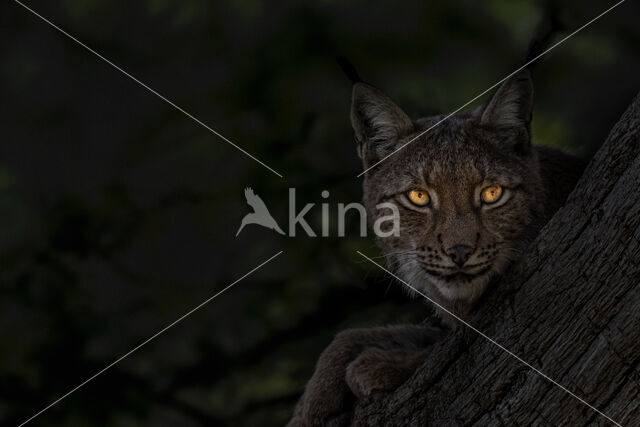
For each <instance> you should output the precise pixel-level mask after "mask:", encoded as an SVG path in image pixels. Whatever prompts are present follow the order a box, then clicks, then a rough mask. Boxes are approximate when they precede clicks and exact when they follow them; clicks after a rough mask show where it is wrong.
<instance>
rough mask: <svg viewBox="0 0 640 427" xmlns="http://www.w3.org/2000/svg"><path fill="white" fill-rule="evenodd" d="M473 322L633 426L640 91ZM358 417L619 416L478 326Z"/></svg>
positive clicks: (381, 420)
mask: <svg viewBox="0 0 640 427" xmlns="http://www.w3.org/2000/svg"><path fill="white" fill-rule="evenodd" d="M468 322H469V323H470V324H471V325H473V326H474V327H475V328H477V329H478V330H480V331H482V332H484V333H485V334H486V335H488V336H489V337H491V338H492V339H493V340H495V341H496V342H497V343H499V344H501V345H502V346H504V347H505V348H507V349H509V350H510V351H511V352H513V353H514V354H515V355H517V356H519V357H521V358H522V359H523V360H525V361H526V362H528V363H530V364H531V365H533V366H534V367H536V368H537V369H539V370H540V371H541V372H543V373H544V374H546V375H547V376H548V377H549V378H552V379H553V380H555V381H556V382H557V383H559V384H561V385H562V386H564V387H566V389H568V390H570V391H571V392H573V393H575V395H577V396H579V397H580V398H582V399H584V401H586V402H588V403H589V404H590V405H593V406H594V407H595V408H598V409H599V410H600V411H602V412H603V413H604V414H606V415H607V416H608V417H610V418H612V419H613V420H615V421H616V422H618V423H620V424H622V425H625V426H626V425H640V367H639V364H640V95H638V96H637V97H636V98H635V100H634V101H633V103H632V104H631V106H630V107H629V108H628V109H627V111H626V112H625V113H624V115H623V116H622V118H621V119H620V121H619V122H618V123H617V125H616V126H615V127H614V129H613V130H612V131H611V133H610V134H609V136H608V138H607V140H606V141H605V143H604V144H603V145H602V147H601V148H600V150H599V151H598V152H597V153H596V155H595V156H594V158H593V159H592V160H591V162H590V164H589V166H588V167H587V169H586V170H585V173H584V175H583V176H582V178H581V179H580V181H579V182H578V184H577V186H576V188H575V190H574V191H573V193H572V194H571V196H570V197H569V199H568V200H567V203H566V204H565V206H564V207H563V208H561V209H560V210H559V211H558V212H557V213H556V214H555V215H554V216H553V218H552V219H551V221H550V222H549V223H548V224H547V225H546V226H545V227H544V229H543V230H542V232H541V233H540V235H539V236H538V238H537V239H536V240H535V242H534V243H533V244H532V245H531V246H530V247H529V249H528V250H527V251H526V252H525V254H524V256H523V258H522V260H521V261H520V262H519V263H518V264H517V265H515V266H514V267H513V268H512V269H510V271H509V272H508V273H507V274H506V275H505V276H504V277H503V278H502V279H501V280H500V281H499V282H498V283H494V284H493V287H492V291H490V292H489V294H488V295H487V297H486V298H485V300H484V301H483V302H482V303H481V305H480V308H479V309H478V310H477V311H476V312H475V313H474V314H473V315H472V316H471V317H470V318H469V319H468ZM353 423H354V425H367V426H378V425H380V426H381V425H394V426H395V425H411V426H414V425H417V426H422V425H447V426H449V425H465V426H466V425H478V426H487V425H509V426H510V425H594V424H595V425H607V424H612V423H611V421H609V420H607V418H606V417H604V416H602V415H600V414H598V412H596V411H594V410H593V409H591V408H590V407H589V406H587V405H586V404H584V403H582V402H580V400H578V399H577V398H576V397H573V396H572V395H570V394H569V393H567V392H566V391H563V390H562V389H561V388H560V387H558V386H557V385H554V384H553V383H551V382H550V381H548V380H547V379H545V378H544V377H543V376H541V375H540V374H538V373H536V372H535V371H534V370H532V369H531V368H529V367H527V366H526V365H524V364H523V363H521V362H520V361H518V360H516V359H515V358H514V357H512V356H510V355H509V354H507V353H506V352H504V351H503V350H501V349H499V348H498V347H497V346H496V345H495V344H493V343H491V342H490V341H488V340H487V339H485V338H483V337H481V336H480V335H478V334H477V333H475V332H473V331H472V330H471V329H469V328H468V327H466V326H462V325H461V326H460V328H459V329H458V330H457V331H456V332H455V333H453V334H452V335H451V336H449V337H447V339H445V340H443V341H442V342H440V343H438V344H437V345H436V348H435V349H434V351H433V352H431V354H430V357H429V358H428V360H427V361H426V362H425V363H424V364H423V365H422V366H421V367H420V368H419V369H418V370H417V371H416V373H415V374H414V375H413V377H412V378H410V379H409V380H408V381H407V382H406V383H405V384H404V385H402V386H401V387H400V388H399V389H397V390H395V391H394V392H391V393H377V394H374V395H372V396H370V397H368V398H366V399H363V400H360V401H359V402H358V404H357V406H356V409H355V412H354V416H353Z"/></svg>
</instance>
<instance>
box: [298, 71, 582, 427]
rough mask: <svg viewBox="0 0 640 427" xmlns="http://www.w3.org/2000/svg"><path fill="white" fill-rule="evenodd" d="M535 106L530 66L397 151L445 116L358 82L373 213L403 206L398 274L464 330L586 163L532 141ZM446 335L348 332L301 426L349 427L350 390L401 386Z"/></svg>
mask: <svg viewBox="0 0 640 427" xmlns="http://www.w3.org/2000/svg"><path fill="white" fill-rule="evenodd" d="M532 107H533V85H532V82H531V77H530V73H529V71H527V70H524V71H521V72H519V73H518V74H516V75H514V76H513V77H512V78H510V79H508V80H507V81H505V82H504V83H503V84H502V86H501V87H500V88H499V89H498V91H497V92H496V93H495V94H494V95H493V97H492V98H491V99H490V100H489V101H488V103H486V104H485V105H483V106H481V107H479V108H477V109H475V110H474V111H472V112H469V113H463V114H456V115H454V116H452V117H450V118H448V119H447V120H445V121H443V122H442V123H440V124H438V125H437V126H435V127H433V129H431V130H429V131H428V132H426V133H425V134H424V135H422V136H420V137H419V138H418V139H416V140H414V141H413V142H411V143H410V144H408V145H406V146H405V147H404V148H402V149H400V150H399V151H397V152H396V150H397V149H398V148H399V147H402V146H403V145H404V144H406V143H407V142H408V141H410V140H412V139H413V138H415V137H416V135H419V134H420V133H421V132H423V131H424V130H426V129H429V128H431V127H432V126H434V124H436V123H437V122H438V121H440V120H441V119H442V118H443V117H444V116H435V117H427V118H422V119H418V120H415V121H412V120H411V119H410V118H409V117H408V116H407V115H406V114H405V113H404V112H403V111H402V110H401V109H400V108H399V107H398V106H397V105H396V104H395V103H394V102H393V101H392V100H391V99H390V98H389V97H387V96H386V95H384V94H383V93H382V92H381V91H379V90H378V89H376V88H374V87H372V86H370V85H368V84H366V83H363V82H357V83H355V85H354V87H353V97H352V107H351V123H352V126H353V130H354V133H355V140H356V145H357V150H358V154H359V156H360V158H361V159H362V163H363V166H364V169H365V170H366V174H365V179H364V185H363V187H364V204H365V207H366V208H367V211H368V215H369V220H370V221H375V220H376V219H377V217H378V215H384V214H385V212H384V211H382V212H380V211H379V210H376V209H372V208H373V207H374V206H375V205H377V204H379V203H381V202H391V203H395V204H396V205H397V207H398V209H399V212H400V216H401V217H400V227H401V229H400V233H399V235H398V236H389V237H386V238H378V240H377V243H378V245H379V246H380V248H381V250H382V252H383V254H384V255H385V258H386V261H387V264H388V266H389V267H390V268H391V269H393V270H394V272H395V274H397V275H398V276H399V277H401V278H402V279H403V280H405V281H407V282H408V283H410V284H411V285H412V286H414V287H415V288H416V289H418V290H419V291H420V292H421V293H424V294H425V295H426V296H428V297H429V298H430V299H432V300H433V301H435V302H437V303H438V304H439V305H441V306H442V307H443V308H445V309H446V310H438V312H437V314H438V315H439V316H440V318H441V319H442V324H443V325H444V326H445V327H447V326H448V327H450V328H455V327H456V326H457V324H458V323H459V322H457V320H456V319H455V317H461V318H464V317H465V316H467V315H468V314H469V312H470V311H471V310H472V309H473V307H474V306H475V305H476V303H477V302H478V300H479V298H480V297H481V296H482V294H483V293H484V292H485V290H486V289H487V287H488V286H489V285H490V284H491V283H495V280H493V279H495V278H496V277H497V276H500V275H501V274H502V273H503V272H504V271H505V269H506V268H507V267H508V266H509V265H510V264H511V263H512V262H513V261H514V260H516V259H517V258H518V257H519V255H520V254H521V253H522V251H523V249H524V248H525V247H526V245H527V244H528V243H529V242H530V241H531V240H532V238H533V237H535V236H536V234H537V233H538V231H539V230H540V228H541V226H542V225H544V223H545V222H546V220H547V219H548V218H549V217H550V216H551V215H552V214H553V213H554V212H555V211H556V210H557V209H558V208H559V207H560V206H561V205H562V203H563V202H564V200H565V198H566V196H567V195H568V193H569V192H570V191H571V189H572V188H573V187H574V185H575V183H576V181H577V179H578V177H579V175H580V172H581V170H582V162H581V161H579V160H578V159H576V158H574V157H572V156H569V155H567V154H564V153H562V152H560V151H558V150H555V149H551V148H546V147H538V146H533V145H532V144H531V117H532ZM394 152H395V153H394ZM391 153H394V154H393V155H391V156H389V157H388V158H386V159H385V157H387V156H388V155H389V154H391ZM382 159H384V160H383V161H382V162H380V163H379V164H377V163H378V162H379V161H380V160H382ZM371 166H374V167H373V168H371V169H370V170H368V169H369V168H370V167H371ZM449 313H452V314H453V315H454V316H452V315H450V314H449ZM444 334H445V330H444V328H441V327H439V326H429V325H404V326H391V327H381V328H370V329H353V330H347V331H344V332H341V333H340V334H338V335H337V336H336V338H335V339H334V341H333V342H332V343H331V344H330V345H329V346H328V347H327V349H326V350H325V351H324V352H323V354H322V355H321V356H320V359H319V360H318V363H317V366H316V370H315V373H314V375H313V377H312V378H311V380H310V381H309V383H308V384H307V387H306V389H305V393H304V395H303V396H302V398H301V399H300V401H299V402H298V406H297V407H296V410H295V413H294V418H293V419H292V420H291V422H290V425H291V426H296V425H300V426H302V425H325V424H326V423H328V422H329V421H331V423H332V425H333V424H335V425H340V424H345V423H348V421H349V412H348V408H347V404H346V402H347V400H348V398H349V397H350V396H352V395H355V396H356V397H360V396H366V395H368V394H370V393H371V392H372V391H375V390H385V389H393V388H395V387H397V386H398V385H400V384H401V383H402V382H404V381H405V380H406V379H407V378H408V377H409V376H410V375H411V373H412V372H413V371H414V370H415V369H416V368H417V367H418V366H419V365H420V364H421V363H422V361H423V360H424V358H425V356H426V355H427V354H428V353H429V351H430V347H429V344H430V343H433V342H434V341H436V340H438V339H441V338H442V336H443V335H444Z"/></svg>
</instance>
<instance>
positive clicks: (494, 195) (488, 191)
mask: <svg viewBox="0 0 640 427" xmlns="http://www.w3.org/2000/svg"><path fill="white" fill-rule="evenodd" d="M481 197H482V201H483V202H484V203H486V204H488V205H490V204H492V203H495V202H497V201H498V200H500V197H502V187H501V186H499V185H492V186H491V187H487V188H485V189H483V190H482V194H481Z"/></svg>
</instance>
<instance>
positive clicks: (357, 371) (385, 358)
mask: <svg viewBox="0 0 640 427" xmlns="http://www.w3.org/2000/svg"><path fill="white" fill-rule="evenodd" d="M411 372H412V371H408V370H406V369H404V367H403V366H402V363H398V361H397V360H394V357H392V356H391V354H390V352H389V351H386V350H382V349H378V348H369V349H367V350H365V351H363V352H362V353H361V354H360V355H359V356H358V357H357V358H356V359H355V360H354V361H353V362H351V363H350V364H349V366H348V367H347V372H346V382H347V384H348V385H349V388H350V389H351V391H352V392H353V393H354V394H355V395H356V396H357V397H359V398H362V397H365V396H369V395H370V394H371V393H372V392H373V391H380V390H394V389H396V388H397V387H398V386H399V385H400V384H402V383H404V382H405V381H406V380H407V378H408V377H409V375H411Z"/></svg>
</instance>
